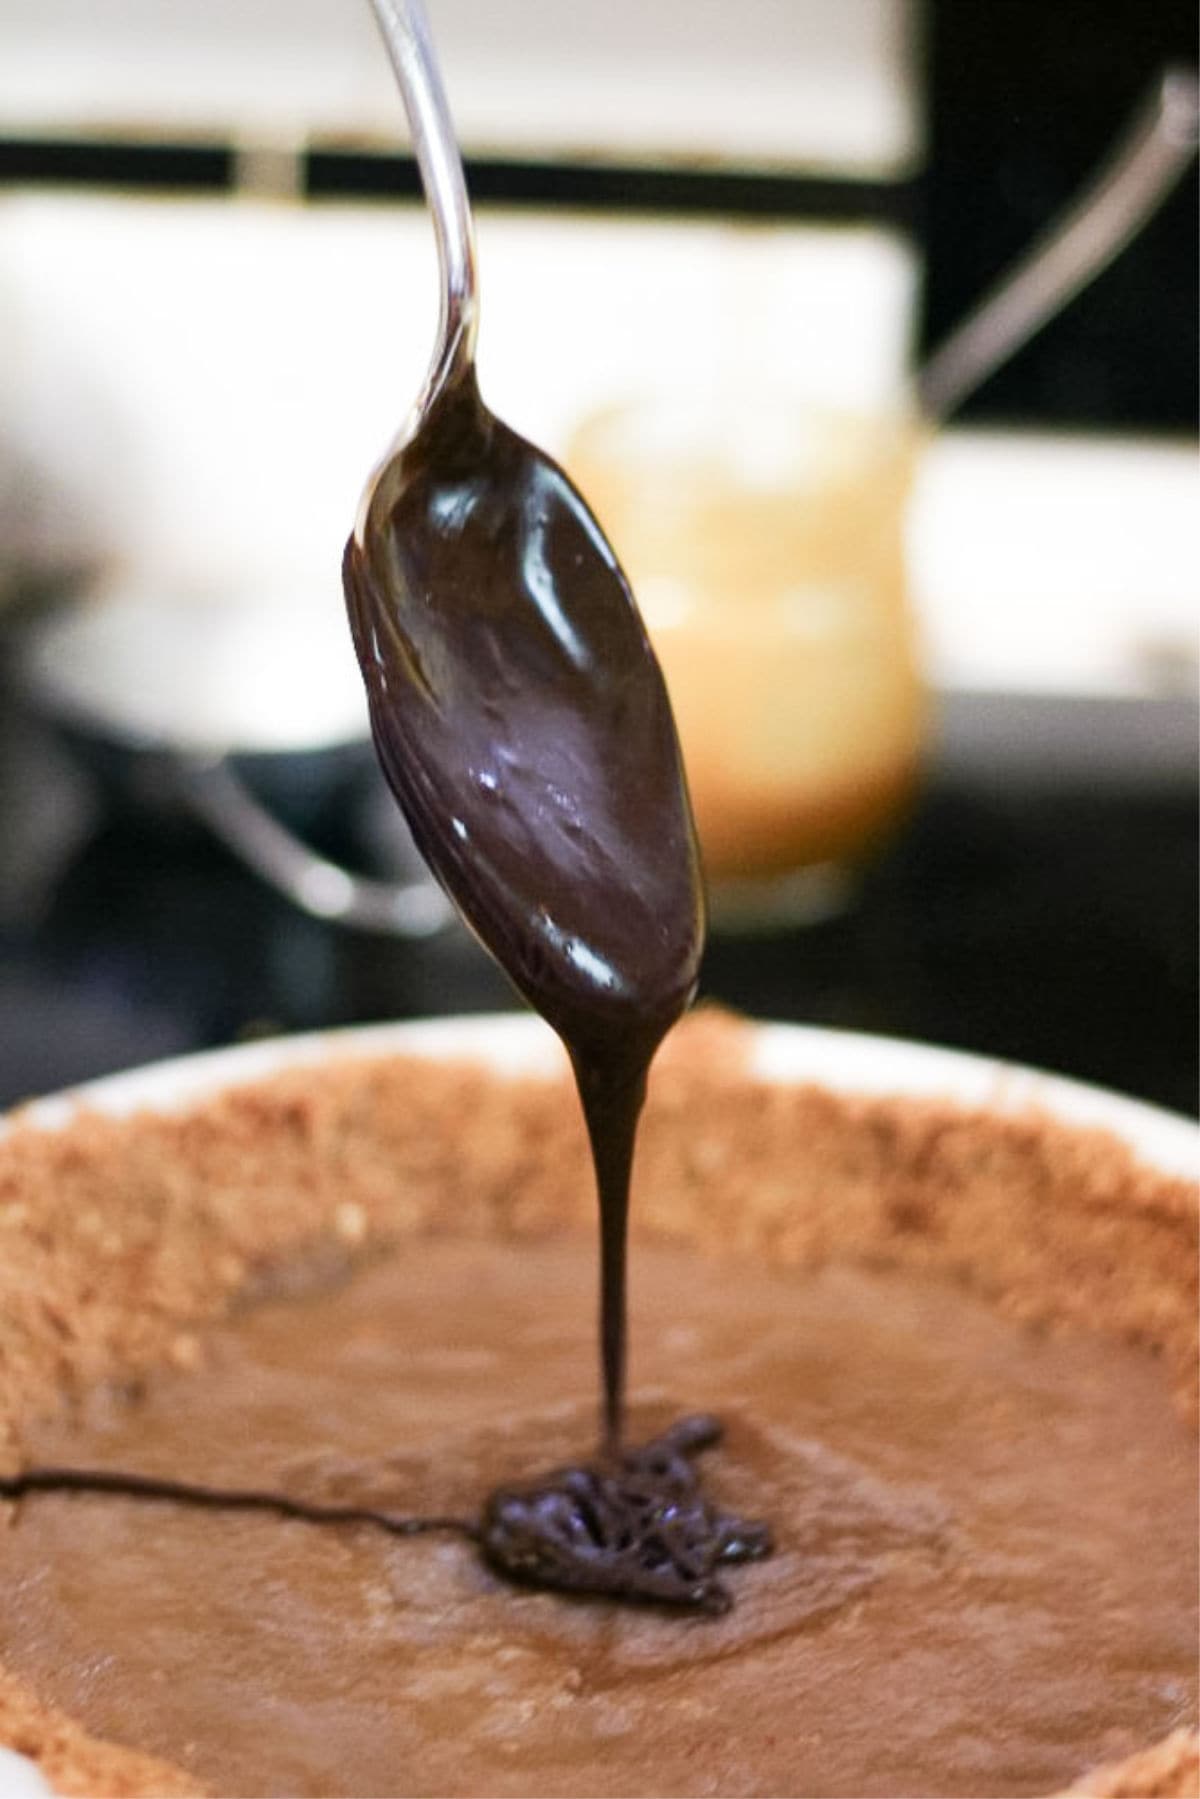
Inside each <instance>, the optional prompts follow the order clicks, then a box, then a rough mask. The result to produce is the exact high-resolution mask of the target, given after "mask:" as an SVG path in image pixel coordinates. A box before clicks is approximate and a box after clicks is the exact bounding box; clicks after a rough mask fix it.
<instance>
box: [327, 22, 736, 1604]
mask: <svg viewBox="0 0 1200 1799" xmlns="http://www.w3.org/2000/svg"><path fill="white" fill-rule="evenodd" d="M373 3H374V6H375V12H376V14H377V17H378V19H379V23H380V26H381V29H382V32H383V36H384V40H385V43H386V44H387V48H388V52H389V55H390V56H391V59H392V63H393V66H394V68H395V70H396V74H397V77H398V80H399V83H400V87H401V92H402V94H403V97H404V102H405V106H406V109H407V111H408V115H409V120H410V124H411V126H412V132H413V140H414V147H415V149H416V153H417V158H418V162H419V164H420V168H421V175H422V180H423V183H424V186H425V191H426V194H427V197H428V199H429V202H430V205H431V208H432V211H433V217H434V225H435V230H436V234H437V242H438V252H439V261H440V266H441V272H442V277H443V282H442V314H441V329H440V333H439V341H438V345H437V349H436V351H435V355H434V359H433V363H432V366H431V370H430V374H429V376H428V378H427V382H426V386H425V389H424V392H423V394H422V396H421V399H420V400H419V402H418V404H417V407H416V409H415V411H414V413H413V415H412V416H411V418H410V420H409V422H408V423H407V425H406V426H405V428H404V429H403V430H402V432H401V433H400V436H399V438H398V439H397V441H396V442H395V443H394V444H393V446H392V448H391V450H390V452H389V454H388V456H387V457H386V459H385V460H384V462H383V463H382V464H381V465H380V467H379V468H378V469H377V471H376V472H375V474H374V475H373V477H372V479H371V481H370V482H369V484H368V487H367V490H366V492H365V494H364V496H363V500H362V503H361V506H360V509H359V514H358V518H357V521H356V524H355V528H354V532H353V534H352V536H351V538H350V541H349V543H348V545H347V547H346V554H345V560H344V564H343V579H344V584H345V590H346V602H347V607H348V610H349V615H350V622H351V628H352V631H353V635H354V642H355V647H356V650H357V652H358V658H359V662H360V665H361V668H362V672H363V678H364V681H365V684H366V689H367V696H368V701H369V705H370V714H371V727H372V732H373V735H374V739H375V744H376V748H377V750H378V754H379V759H380V762H381V764H382V767H383V770H384V773H385V774H386V776H387V779H388V781H389V783H390V785H391V787H392V790H393V792H394V793H395V795H396V798H397V799H398V801H399V803H400V806H401V808H402V809H403V811H404V814H405V817H406V818H407V820H408V822H409V825H410V827H411V829H412V832H413V835H414V837H415V839H416V842H417V845H418V847H419V848H420V850H421V852H422V854H423V855H424V857H425V859H426V861H427V862H428V864H429V866H430V868H431V869H432V870H433V872H434V874H435V875H436V877H437V879H438V880H439V881H440V883H441V884H442V886H443V887H444V888H445V890H446V892H447V893H448V894H449V896H450V898H451V899H452V900H453V901H454V903H455V905H456V906H457V908H458V910H459V912H460V913H461V914H462V916H463V918H464V919H465V920H466V922H467V924H468V925H469V926H470V927H471V929H472V930H473V931H474V932H475V934H476V935H477V936H478V937H479V939H480V940H481V941H482V942H483V944H484V945H485V947H486V948H487V949H489V950H490V951H491V953H492V954H493V955H494V956H495V957H496V959H497V961H498V962H499V963H500V965H501V967H502V968H503V969H504V970H505V972H506V973H507V974H508V975H509V977H510V978H511V980H512V981H513V983H514V984H515V986H516V987H517V988H518V989H519V991H520V992H521V993H522V994H523V995H524V996H525V998H526V999H528V1000H529V1002H530V1003H531V1004H532V1005H533V1006H534V1007H535V1008H536V1010H537V1011H538V1012H540V1013H541V1015H542V1016H543V1017H544V1018H545V1019H546V1020H547V1021H548V1022H549V1023H550V1024H551V1025H552V1026H553V1028H554V1029H555V1030H556V1031H557V1032H558V1034H559V1036H560V1037H561V1038H562V1040H563V1042H564V1044H565V1046H566V1048H567V1051H568V1053H569V1055H570V1059H571V1063H572V1066H573V1068H574V1072H575V1078H576V1082H577V1085H578V1088H579V1094H580V1099H581V1101H582V1106H583V1112H584V1117H585V1120H586V1123H587V1129H588V1135H589V1139H590V1143H591V1149H592V1156H593V1160H594V1165H595V1171H596V1182H597V1189H598V1195H599V1202H600V1219H601V1231H600V1236H601V1356H602V1365H603V1374H604V1444H603V1451H604V1456H605V1458H606V1464H607V1470H608V1472H607V1474H606V1475H605V1477H604V1478H605V1480H606V1482H607V1484H606V1485H605V1486H604V1506H605V1508H606V1509H605V1518H606V1524H605V1527H604V1530H603V1531H600V1530H599V1527H598V1525H597V1522H596V1514H595V1507H594V1504H593V1503H592V1501H593V1500H594V1499H595V1497H596V1492H597V1491H598V1489H595V1488H594V1487H593V1488H588V1486H587V1482H586V1481H583V1482H580V1481H578V1480H572V1479H570V1478H567V1479H565V1480H564V1476H563V1474H562V1473H561V1472H560V1473H556V1474H555V1475H554V1476H552V1477H551V1480H550V1484H549V1485H548V1487H547V1488H546V1490H545V1493H546V1494H550V1495H552V1498H550V1499H548V1500H547V1502H546V1503H545V1504H543V1505H541V1506H539V1504H538V1501H537V1494H536V1492H535V1491H534V1490H533V1489H523V1490H522V1495H521V1497H520V1499H519V1500H518V1499H515V1498H514V1497H513V1495H512V1494H510V1495H509V1496H508V1503H507V1504H506V1505H504V1506H499V1507H498V1506H497V1505H496V1504H493V1506H492V1508H491V1511H490V1512H489V1514H488V1516H489V1517H490V1518H491V1519H492V1520H493V1522H495V1521H496V1520H497V1519H498V1518H500V1517H501V1516H502V1517H503V1529H500V1528H499V1526H497V1529H496V1530H495V1531H493V1533H492V1535H491V1537H490V1538H489V1539H488V1541H487V1542H486V1543H485V1547H486V1548H487V1549H488V1551H489V1554H490V1556H491V1559H492V1560H493V1561H494V1562H495V1563H496V1564H497V1565H498V1566H500V1567H502V1568H504V1569H505V1570H506V1571H508V1572H510V1573H514V1574H517V1575H519V1576H521V1577H523V1578H532V1579H541V1580H544V1581H546V1582H548V1583H550V1584H557V1585H570V1586H573V1587H575V1588H580V1587H583V1588H587V1589H590V1590H601V1591H609V1592H615V1591H622V1592H627V1593H629V1594H631V1595H634V1596H636V1594H637V1592H638V1585H639V1583H638V1577H637V1574H636V1567H637V1564H638V1558H637V1555H636V1554H631V1553H630V1549H631V1543H633V1541H634V1540H635V1539H636V1541H637V1542H640V1543H643V1544H644V1546H645V1555H644V1558H643V1559H644V1561H645V1564H646V1566H647V1567H649V1566H650V1564H651V1563H656V1568H655V1573H654V1579H653V1580H650V1579H649V1578H647V1580H646V1581H644V1582H643V1586H644V1587H645V1592H646V1594H647V1596H648V1595H649V1594H650V1593H652V1592H653V1593H654V1595H655V1596H659V1597H661V1596H663V1592H662V1578H661V1572H662V1570H661V1564H662V1562H663V1558H664V1556H666V1559H667V1560H669V1559H670V1557H669V1556H667V1555H666V1551H665V1550H664V1549H663V1542H662V1533H661V1529H660V1526H661V1525H662V1523H663V1518H664V1517H667V1515H668V1514H670V1515H671V1517H673V1516H674V1512H673V1511H672V1507H673V1505H674V1504H675V1501H674V1499H673V1498H672V1494H674V1493H675V1489H676V1488H677V1487H678V1484H679V1483H678V1479H677V1478H676V1479H675V1480H674V1485H673V1484H672V1480H670V1479H667V1478H666V1476H665V1475H664V1476H663V1480H662V1483H661V1484H662V1493H663V1500H662V1507H661V1508H660V1511H661V1512H662V1516H658V1515H656V1514H655V1512H654V1506H653V1504H652V1503H651V1504H650V1505H649V1506H648V1505H647V1498H646V1493H647V1481H648V1480H649V1481H650V1484H651V1485H653V1478H652V1473H651V1472H650V1463H647V1462H646V1461H645V1459H644V1458H643V1459H642V1460H641V1461H639V1462H638V1463H637V1478H636V1481H635V1482H634V1484H635V1486H636V1488H637V1493H636V1504H634V1503H633V1502H632V1501H631V1502H630V1505H629V1507H628V1508H627V1511H628V1516H627V1517H625V1518H623V1520H621V1521H620V1522H616V1523H615V1522H614V1519H615V1518H616V1516H617V1514H618V1513H619V1512H620V1511H621V1501H620V1489H621V1482H620V1474H621V1470H622V1468H627V1467H628V1466H629V1465H630V1464H629V1458H628V1456H627V1455H625V1454H624V1453H623V1451H622V1444H621V1419H622V1402H623V1387H624V1359H625V1253H626V1224H627V1214H628V1199H629V1179H630V1170H631V1164H632V1158H633V1147H634V1137H635V1132H636V1127H637V1120H638V1116H639V1113H640V1111H641V1106H642V1101H643V1097H644V1093H645V1084H646V1075H647V1071H648V1069H649V1066H650V1062H651V1059H652V1057H653V1055H654V1053H655V1050H656V1049H657V1047H658V1045H659V1044H660V1042H661V1041H662V1038H663V1037H664V1035H665V1034H666V1032H667V1031H668V1030H669V1029H670V1027H671V1025H672V1024H674V1023H675V1022H676V1020H677V1019H678V1018H679V1017H680V1015H681V1014H682V1013H683V1011H684V1010H685V1009H686V1007H687V1006H688V1004H689V1003H690V1001H691V999H692V997H693V995H694V993H695V989H696V981H697V975H698V970H699V963H700V955H701V951H702V947H703V938H704V912H703V897H702V888H701V879H700V867H699V858H698V853H697V848H696V838H695V831H694V827H693V823H692V817H691V809H690V806H689V802H688V796H687V788H686V783H685V780H684V773H683V765H682V761H681V758H680V751H679V744H678V740H677V737H676V733H675V726H674V721H673V719H672V715H671V708H670V703H669V701H668V699H667V694H666V689H665V686H664V683H663V678H662V674H661V671H660V669H659V666H658V662H657V660H656V658H655V655H654V652H653V650H652V649H651V647H650V643H649V641H648V639H647V636H646V632H645V628H644V626H643V624H642V621H641V618H640V616H639V613H638V610H637V606H636V604H635V602H634V599H633V595H632V593H631V592H630V589H629V585H628V582H627V581H626V579H625V577H624V575H623V574H622V572H621V569H620V567H619V565H618V562H617V559H616V556H615V555H614V553H613V550H612V548H611V547H610V545H609V544H608V542H607V541H606V539H605V537H604V534H603V532H602V531H601V529H600V527H599V525H598V524H597V522H596V520H595V519H594V518H593V516H592V514H591V512H590V511H589V509H588V507H587V505H586V503H585V502H584V500H583V499H582V497H581V496H580V494H579V493H578V492H577V491H576V489H575V488H574V487H573V486H572V484H571V482H570V481H569V479H568V478H567V476H566V475H565V474H564V472H563V471H562V469H560V468H559V467H558V466H557V465H556V464H555V463H554V462H553V461H551V460H550V458H549V457H547V456H545V455H544V454H543V453H542V452H541V451H540V450H538V449H536V448H535V447H534V446H533V445H532V444H530V443H528V442H526V441H525V440H524V439H523V438H521V437H519V436H518V435H517V434H516V433H515V432H514V431H512V430H510V429H509V428H508V426H507V425H505V424H503V423H502V422H501V421H500V420H499V419H497V418H496V417H495V416H494V415H493V414H492V413H491V412H489V410H488V409H487V407H486V406H485V405H484V403H483V401H482V399H481V398H480V394H479V388H478V384H477V382H476V377H475V366H474V346H475V331H476V319H477V304H476V279H475V257H474V244H473V234H472V226H471V216H470V209H469V205H468V201H467V194H466V186H465V182H464V179H463V171H462V164H461V160H460V158H459V155H458V150H457V146H456V144H455V140H454V135H453V130H452V127H451V124H450V119H449V112H448V108H447V106H446V101H445V96H444V93H443V91H442V87H441V82H440V78H439V75H438V71H437V66H436V62H435V60H434V56H433V50H432V45H431V42H430V38H429V32H428V26H427V23H426V21H425V18H424V16H423V13H422V10H421V8H420V5H419V4H418V0H373ZM685 1436H686V1433H685ZM706 1440H709V1439H706ZM651 1461H653V1458H651ZM655 1465H656V1466H657V1464H655ZM663 1466H664V1467H665V1466H666V1464H665V1463H664V1464H663ZM593 1472H594V1471H593ZM678 1472H679V1466H678V1459H676V1463H675V1464H674V1473H675V1476H678ZM569 1473H570V1471H568V1474H569ZM597 1478H599V1477H597ZM614 1482H615V1485H614ZM585 1489H586V1490H587V1491H588V1492H590V1493H591V1495H592V1497H591V1499H590V1500H589V1499H586V1494H585ZM543 1497H545V1495H543ZM676 1509H677V1508H676ZM518 1511H519V1512H520V1529H519V1530H516V1531H514V1524H515V1522H516V1515H517V1512H518ZM697 1516H698V1517H701V1518H702V1520H703V1521H704V1525H705V1527H706V1528H708V1529H709V1530H710V1531H711V1533H712V1536H713V1541H714V1542H718V1543H719V1545H720V1556H717V1557H716V1559H721V1557H722V1556H723V1557H724V1559H737V1557H736V1556H735V1553H734V1552H735V1550H736V1551H738V1552H739V1553H740V1555H741V1556H744V1555H745V1554H748V1553H763V1551H764V1548H765V1542H764V1540H763V1538H762V1536H761V1533H760V1534H759V1535H757V1536H756V1535H755V1534H754V1533H753V1532H752V1531H751V1532H749V1533H747V1531H745V1530H741V1529H739V1528H735V1527H732V1526H731V1521H730V1520H727V1519H722V1518H720V1516H719V1515H718V1514H717V1513H716V1512H715V1511H713V1510H712V1509H711V1508H707V1507H704V1506H700V1507H699V1510H698V1511H697V1509H696V1507H694V1506H693V1517H697ZM668 1521H669V1520H668ZM539 1532H541V1533H542V1535H543V1536H545V1538H546V1540H547V1546H548V1553H546V1554H538V1553H537V1552H536V1543H535V1539H536V1538H537V1536H538V1533H539ZM580 1532H582V1535H580ZM573 1533H574V1535H575V1537H576V1538H577V1539H578V1542H579V1543H580V1544H586V1548H587V1554H586V1556H585V1557H584V1562H585V1563H586V1568H585V1569H584V1571H583V1572H581V1570H580V1567H579V1566H576V1565H575V1564H574V1563H572V1565H571V1568H570V1570H569V1571H568V1572H567V1573H566V1574H564V1573H563V1568H564V1566H565V1563H564V1556H565V1557H566V1561H567V1562H571V1553H570V1542H569V1540H568V1539H570V1538H571V1537H572V1534H573ZM551 1537H553V1538H554V1541H553V1543H552V1544H551V1543H550V1538H551ZM600 1537H603V1539H604V1541H605V1542H608V1541H611V1542H612V1543H614V1544H615V1543H617V1542H618V1540H619V1541H620V1543H621V1554H620V1557H619V1558H617V1557H616V1552H615V1550H614V1552H613V1555H612V1556H609V1557H608V1558H607V1561H608V1563H610V1564H611V1565H609V1566H605V1565H604V1564H605V1562H606V1557H605V1555H604V1553H602V1551H603V1544H602V1543H601V1544H600V1545H599V1547H600V1550H601V1553H596V1551H597V1544H598V1540H599V1538H600ZM518 1539H519V1546H518V1547H514V1545H516V1544H517V1543H518ZM751 1542H753V1543H754V1544H755V1545H757V1547H756V1548H754V1549H747V1547H746V1545H747V1544H748V1543H751ZM617 1559H619V1560H620V1570H619V1571H618V1569H617V1565H616V1564H617ZM711 1559H713V1558H711V1557H710V1560H711ZM703 1560H704V1557H703V1556H702V1557H701V1561H703ZM555 1570H558V1573H557V1574H556V1573H555ZM631 1570H632V1571H631ZM693 1584H695V1583H693ZM700 1584H701V1585H702V1586H703V1585H704V1583H703V1582H701V1583H700ZM683 1585H684V1586H685V1587H686V1585H687V1582H686V1580H684V1582H683ZM686 1596H687V1595H686V1594H684V1593H682V1592H681V1593H680V1594H678V1595H677V1597H686ZM693 1597H694V1598H695V1600H696V1602H697V1603H708V1602H709V1601H710V1600H711V1592H710V1591H709V1589H708V1587H707V1586H706V1587H705V1590H704V1592H703V1593H701V1592H697V1593H696V1594H695V1595H693Z"/></svg>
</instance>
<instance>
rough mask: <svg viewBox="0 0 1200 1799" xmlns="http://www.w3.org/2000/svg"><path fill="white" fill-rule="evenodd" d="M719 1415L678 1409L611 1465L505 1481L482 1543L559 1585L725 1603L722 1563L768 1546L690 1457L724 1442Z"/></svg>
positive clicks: (765, 1536) (714, 1605)
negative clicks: (661, 1429)
mask: <svg viewBox="0 0 1200 1799" xmlns="http://www.w3.org/2000/svg"><path fill="white" fill-rule="evenodd" d="M720 1437H721V1426H720V1424H719V1423H718V1422H717V1420H716V1419H715V1418H709V1417H707V1416H704V1415H697V1416H696V1417H693V1418H682V1419H680V1421H679V1423H678V1424H676V1425H674V1426H673V1427H672V1428H671V1429H670V1430H669V1431H666V1432H665V1433H664V1434H663V1435H662V1436H661V1437H656V1438H655V1439H654V1441H653V1442H651V1443H647V1444H646V1446H645V1448H644V1449H633V1450H627V1451H626V1452H625V1454H624V1455H622V1456H621V1458H620V1460H619V1462H618V1463H617V1464H616V1466H615V1467H610V1468H604V1467H592V1468H578V1467H576V1468H564V1469H562V1470H561V1471H560V1472H559V1473H557V1474H550V1475H546V1476H544V1477H543V1478H542V1479H541V1480H538V1481H535V1482H533V1483H532V1484H530V1485H528V1486H520V1487H501V1488H499V1489H498V1490H497V1491H496V1492H495V1493H493V1494H492V1497H491V1498H490V1499H489V1501H488V1503H487V1508H486V1510H485V1511H484V1514H483V1531H482V1544H483V1552H484V1554H485V1556H486V1557H487V1559H488V1561H489V1562H490V1563H491V1564H492V1566H493V1567H494V1568H496V1569H498V1570H499V1571H500V1573H502V1574H507V1575H508V1576H509V1577H510V1579H513V1580H520V1581H526V1582H528V1583H529V1584H531V1585H533V1586H540V1587H555V1588H557V1589H558V1590H559V1591H561V1592H569V1593H595V1594H602V1595H603V1596H604V1597H606V1598H609V1599H636V1600H643V1601H644V1600H655V1601H657V1602H659V1603H660V1604H663V1605H684V1606H693V1607H698V1608H699V1609H700V1610H701V1611H706V1612H713V1613H720V1612H726V1611H728V1610H729V1607H730V1605H731V1604H732V1601H731V1599H730V1597H729V1593H728V1591H727V1590H726V1588H725V1587H724V1586H723V1585H722V1583H721V1581H720V1580H719V1579H718V1578H717V1570H718V1568H720V1567H721V1566H722V1565H723V1564H726V1563H730V1562H749V1561H757V1560H758V1559H759V1558H760V1557H762V1556H764V1555H769V1554H770V1552H771V1536H770V1532H769V1531H768V1530H767V1529H766V1527H765V1525H762V1524H751V1523H749V1522H748V1521H747V1520H746V1519H744V1518H738V1517H735V1516H733V1515H732V1514H725V1513H722V1512H719V1511H718V1510H717V1509H716V1508H715V1507H714V1506H713V1505H711V1504H710V1503H709V1501H708V1500H707V1499H705V1497H704V1494H703V1493H702V1492H701V1490H700V1482H699V1478H698V1476H697V1473H696V1470H695V1468H694V1467H693V1465H692V1462H691V1459H690V1458H691V1457H692V1456H694V1455H695V1454H697V1453H698V1451H700V1450H702V1449H708V1448H710V1447H711V1446H712V1445H713V1444H714V1443H717V1442H719V1441H720Z"/></svg>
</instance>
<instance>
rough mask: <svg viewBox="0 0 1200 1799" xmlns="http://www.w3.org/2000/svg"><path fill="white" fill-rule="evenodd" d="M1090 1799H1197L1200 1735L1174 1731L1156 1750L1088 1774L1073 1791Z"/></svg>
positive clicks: (1199, 1779)
mask: <svg viewBox="0 0 1200 1799" xmlns="http://www.w3.org/2000/svg"><path fill="white" fill-rule="evenodd" d="M1070 1790H1071V1792H1072V1793H1078V1794H1087V1795H1088V1796H1089V1799H1197V1795H1198V1794H1200V1735H1198V1734H1197V1733H1196V1732H1195V1731H1194V1730H1175V1731H1172V1733H1171V1735H1170V1736H1169V1737H1165V1738H1164V1739H1163V1741H1162V1742H1161V1743H1156V1744H1155V1745H1154V1747H1153V1749H1145V1750H1143V1751H1142V1753H1141V1754H1140V1755H1132V1756H1130V1757H1129V1759H1128V1761H1123V1762H1117V1763H1115V1764H1113V1765H1112V1766H1109V1767H1105V1768H1096V1769H1094V1770H1093V1771H1092V1773H1090V1774H1085V1775H1084V1776H1083V1778H1082V1779H1081V1780H1077V1781H1076V1782H1075V1783H1074V1785H1073V1786H1072V1787H1071V1789H1070Z"/></svg>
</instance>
